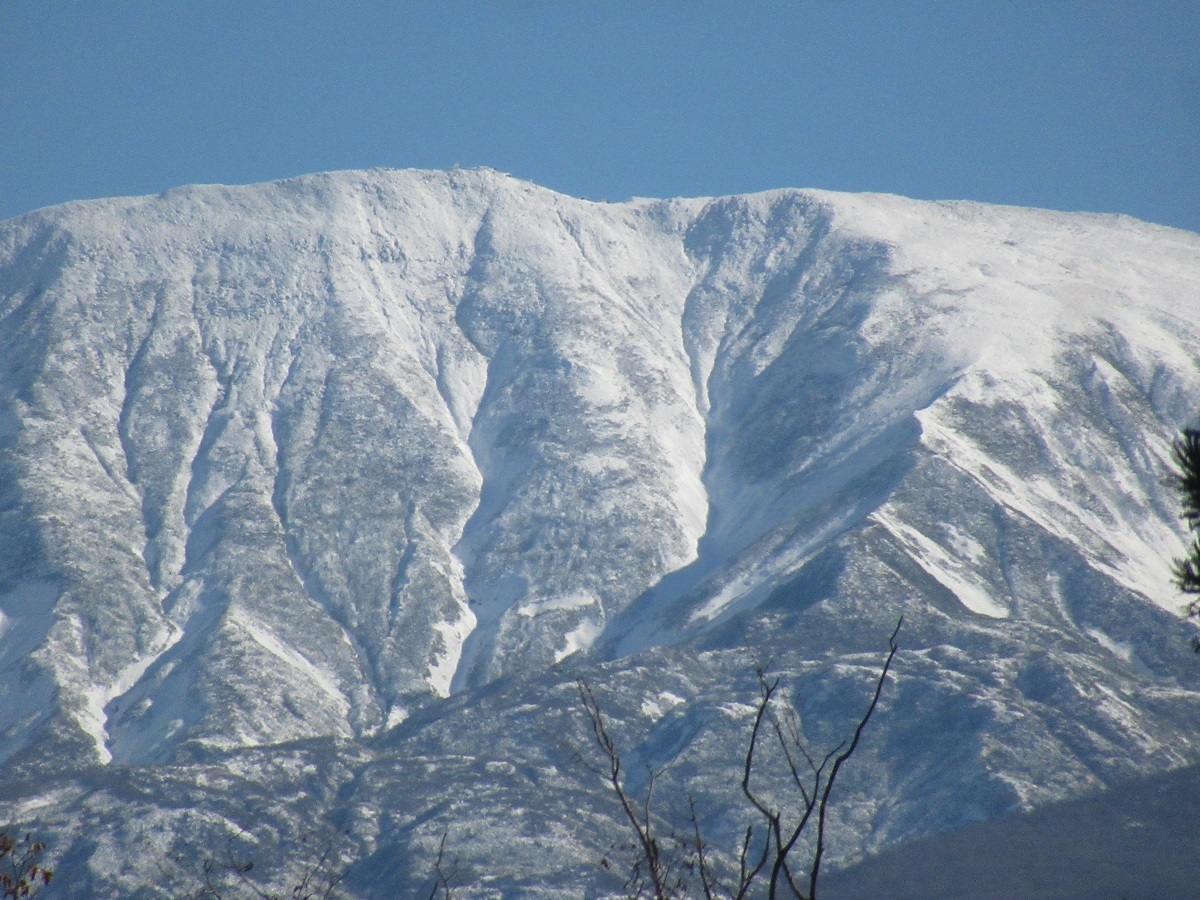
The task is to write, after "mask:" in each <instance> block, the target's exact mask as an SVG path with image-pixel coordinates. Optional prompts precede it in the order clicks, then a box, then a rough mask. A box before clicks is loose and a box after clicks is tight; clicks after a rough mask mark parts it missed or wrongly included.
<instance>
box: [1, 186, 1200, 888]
mask: <svg viewBox="0 0 1200 900" xmlns="http://www.w3.org/2000/svg"><path fill="white" fill-rule="evenodd" d="M1197 284H1200V236H1197V235H1194V234H1190V233H1187V232H1180V231H1175V230H1171V229H1167V228H1161V227H1157V226H1152V225H1147V224H1144V223H1141V222H1137V221H1134V220H1131V219H1128V218H1122V217H1113V216H1095V215H1083V214H1064V213H1051V212H1044V211H1037V210H1028V209H1015V208H1003V207H992V206H984V205H980V204H972V203H929V202H918V201H912V200H906V199H903V198H898V197H891V196H881V195H844V194H833V193H826V192H818V191H793V190H787V191H775V192H770V193H765V194H757V195H752V196H740V197H726V198H718V199H694V200H669V201H660V200H630V201H628V202H626V203H621V204H603V203H600V204H598V203H591V202H588V201H585V200H577V199H574V198H570V197H564V196H562V195H559V194H555V193H552V192H550V191H547V190H544V189H542V188H539V187H536V186H534V185H531V184H528V183H525V182H521V181H518V180H516V179H513V178H510V177H508V176H504V175H501V174H499V173H496V172H493V171H490V170H453V171H450V172H415V171H405V172H396V171H370V172H348V173H337V174H330V175H318V176H311V177H305V178H299V179H293V180H290V181H285V182H278V183H273V184H267V185H257V186H251V187H238V188H226V187H190V188H181V189H178V190H174V191H170V192H168V193H166V194H164V195H161V196H158V197H144V198H136V199H120V200H106V201H95V202H84V203H75V204H68V205H65V206H62V207H55V208H52V209H47V210H42V211H38V212H35V213H30V214H28V215H26V216H22V217H20V218H17V219H13V220H11V221H8V222H5V223H0V695H2V696H3V697H4V702H3V704H2V705H0V760H3V772H4V776H3V777H2V778H0V801H3V802H6V803H7V804H8V805H9V806H10V808H11V809H12V813H11V817H12V818H15V819H18V820H20V821H22V822H30V821H36V822H37V823H38V824H39V826H40V828H42V829H43V830H44V831H45V832H46V833H48V834H50V835H52V836H56V837H57V840H58V841H59V844H60V846H62V847H67V848H69V850H65V851H64V854H65V855H64V861H63V863H61V864H60V869H62V870H63V871H66V872H67V873H74V875H72V876H71V878H72V883H73V884H76V885H79V886H80V887H79V888H78V890H79V891H80V893H81V895H83V894H85V893H89V892H93V893H94V892H99V893H127V892H128V891H130V890H131V886H132V885H135V884H149V883H157V884H159V887H162V884H161V881H162V879H161V878H159V879H156V876H155V875H154V873H155V872H161V871H162V867H163V866H164V865H167V864H168V863H165V862H164V860H171V859H174V857H173V856H172V855H171V854H172V852H174V851H172V849H171V848H172V847H174V848H175V850H178V851H179V852H181V853H182V854H183V855H184V857H185V858H186V857H187V854H188V853H189V851H188V850H187V848H188V847H195V846H205V842H206V841H208V842H209V845H211V842H212V841H217V842H218V843H220V840H223V839H220V838H219V837H218V836H219V835H221V834H224V833H226V832H229V831H230V830H231V829H234V828H235V826H237V827H239V828H241V829H244V830H245V832H246V833H247V834H248V835H249V837H247V838H246V840H250V841H251V845H252V846H254V847H257V848H258V850H257V853H258V855H260V856H262V857H264V858H270V857H272V856H273V855H277V854H278V851H275V850H272V849H270V848H272V847H274V846H275V845H276V844H278V843H280V842H286V840H287V839H288V837H289V835H291V836H294V835H295V834H298V833H300V832H301V831H302V830H303V827H305V823H310V824H311V822H313V821H327V822H328V823H332V825H331V826H330V827H335V828H337V829H343V830H348V831H349V833H350V835H351V838H350V840H351V841H352V843H353V845H354V849H353V853H354V854H355V855H357V856H361V857H364V858H363V860H362V861H361V862H360V863H359V864H358V865H357V866H356V867H355V868H354V869H353V870H352V878H351V881H350V882H349V883H350V884H351V886H352V888H353V889H354V890H357V891H358V892H360V893H361V894H362V895H363V896H395V895H396V894H397V893H398V892H399V893H401V894H403V892H405V891H408V890H411V889H412V887H413V884H415V881H414V880H413V879H419V878H420V877H421V876H422V875H423V874H424V873H425V868H427V863H428V860H429V859H430V858H431V854H432V849H431V848H434V847H436V841H437V838H438V836H439V835H440V834H441V831H442V829H443V828H446V827H449V828H450V829H451V836H452V841H453V842H454V843H455V845H456V846H457V847H458V848H459V851H458V852H459V853H460V855H461V858H462V860H463V872H464V874H463V876H462V877H463V878H464V879H465V881H466V882H468V883H469V884H470V885H473V886H474V887H473V889H474V890H476V891H477V892H478V893H479V895H481V896H483V895H487V891H492V892H493V893H495V894H496V895H498V896H528V895H529V894H530V893H531V892H533V891H534V888H535V886H536V887H539V888H544V889H545V890H546V891H547V892H548V893H549V895H552V896H563V895H568V894H571V893H572V892H574V893H575V894H578V895H580V896H582V895H583V894H581V893H579V892H580V891H583V890H584V888H582V887H579V886H581V885H585V884H592V883H599V881H598V879H601V875H600V872H599V870H598V869H597V867H596V860H597V859H598V858H599V855H600V853H602V852H603V851H604V849H605V848H606V847H607V846H608V845H609V844H611V843H612V841H613V840H615V839H616V838H617V836H618V835H619V831H618V830H617V820H616V818H615V816H614V813H615V812H616V810H615V809H613V808H612V803H611V798H609V797H607V796H606V795H605V794H604V792H603V788H602V786H601V785H599V784H598V783H597V781H596V779H595V777H594V775H593V774H592V773H591V772H590V771H588V770H587V768H586V767H583V766H580V765H579V762H578V759H577V753H578V751H579V750H580V748H581V747H582V748H584V749H585V750H586V748H587V735H586V731H585V729H584V728H583V727H582V723H581V721H580V719H579V712H578V703H577V699H576V697H575V694H574V693H573V691H574V687H573V685H574V679H575V678H576V677H579V676H581V675H582V676H585V677H587V678H588V679H589V680H590V681H591V682H592V683H594V684H595V685H596V689H597V692H598V693H599V694H600V695H601V696H602V697H604V698H606V702H607V703H609V704H611V710H610V711H611V714H612V716H613V718H614V723H615V726H614V727H615V728H616V729H617V730H618V732H619V733H620V734H621V736H622V738H623V739H624V740H625V741H626V742H627V746H628V747H629V748H630V749H629V752H630V754H631V756H630V759H631V760H632V761H634V763H633V766H634V768H635V769H636V768H637V764H638V763H643V762H644V763H650V764H653V765H655V766H658V765H661V764H663V763H665V762H667V761H669V760H675V765H674V766H673V767H671V768H670V769H669V770H668V772H667V774H666V775H665V776H664V788H663V789H664V790H666V791H668V793H669V792H670V790H672V789H674V790H675V791H676V794H677V795H678V796H682V793H680V792H682V791H684V790H691V791H692V793H694V794H696V795H697V796H699V797H705V798H707V801H708V802H707V807H706V808H708V809H710V810H711V816H712V828H713V829H714V833H715V834H716V835H717V836H718V837H719V836H720V834H721V833H722V829H723V828H726V829H728V830H729V833H730V834H732V833H735V832H736V831H737V829H738V827H740V826H738V825H737V824H736V821H734V820H735V819H736V815H732V814H731V815H726V813H727V812H728V811H729V810H733V809H740V807H739V805H738V798H737V796H736V791H735V790H730V789H729V788H730V787H731V784H733V783H734V782H736V779H734V782H730V780H729V777H728V775H729V773H730V772H733V771H736V766H737V764H738V762H739V754H740V750H741V747H742V745H743V744H744V736H745V731H746V728H747V724H748V721H749V719H748V716H749V715H750V714H751V712H752V709H751V707H749V706H747V704H748V703H752V702H753V700H754V699H755V697H756V696H757V695H756V691H755V682H754V668H755V665H756V664H759V663H766V664H768V665H769V666H770V667H771V668H772V670H773V671H777V672H780V673H782V674H783V675H784V677H785V679H786V680H787V683H788V684H789V685H790V688H789V689H790V690H791V691H792V694H793V696H794V697H795V698H796V701H797V703H798V705H799V707H800V710H801V715H802V717H803V724H804V728H805V732H806V734H807V735H808V737H809V738H810V740H812V742H813V743H814V745H822V744H823V743H826V742H829V741H832V742H833V743H836V740H835V736H836V735H839V734H840V732H841V731H842V730H844V728H845V725H846V722H847V721H848V719H849V718H850V717H853V716H854V715H855V714H856V713H857V711H858V710H859V709H860V707H861V704H862V702H863V700H864V697H865V693H866V691H867V686H868V684H869V682H870V679H871V677H872V674H873V672H874V671H875V670H876V668H877V666H878V665H879V662H880V659H881V656H882V652H883V648H884V645H885V642H886V637H887V635H888V634H889V633H890V631H891V628H892V626H893V625H894V624H895V622H896V620H897V618H898V617H899V615H900V614H901V613H903V615H904V617H905V618H904V627H903V631H902V633H901V643H902V647H903V650H902V652H901V654H900V656H899V657H898V659H897V663H896V668H895V680H894V683H893V684H891V685H889V688H888V692H887V693H886V694H885V700H884V705H883V707H882V708H881V710H880V713H879V718H878V720H877V721H876V722H875V723H873V725H872V735H873V736H872V738H871V740H870V741H869V742H868V743H867V745H865V746H864V748H863V750H862V751H861V752H860V754H859V755H858V756H856V758H855V761H854V764H853V766H852V767H851V768H849V769H847V773H846V776H845V778H846V781H845V783H844V788H843V789H842V790H843V791H844V793H843V794H841V798H842V799H841V800H840V802H839V804H838V812H837V820H836V822H835V836H836V837H837V841H836V844H837V846H836V848H835V850H834V851H833V852H834V855H835V862H840V863H848V862H852V861H854V860H856V859H858V858H860V857H862V855H863V854H864V853H868V852H870V851H872V850H875V849H879V848H883V847H889V846H894V845H897V844H899V843H902V842H904V841H907V840H912V839H915V838H918V837H921V836H923V835H928V834H933V833H936V832H938V831H941V830H945V829H947V828H950V827H953V826H956V825H959V824H963V823H967V822H971V821H976V820H980V819H985V818H988V817H990V816H993V815H996V814H998V813H1001V812H1004V811H1006V810H1011V809H1026V808H1031V807H1034V806H1038V805H1040V804H1043V803H1047V802H1051V801H1055V800H1059V799H1064V798H1068V797H1075V796H1079V795H1081V794H1084V793H1086V792H1087V791H1089V790H1094V789H1098V788H1104V787H1108V786H1112V785H1115V784H1117V783H1120V782H1122V781H1123V780H1126V779H1129V778H1132V777H1135V776H1148V775H1154V774H1156V773H1161V772H1164V771H1166V770H1169V769H1172V768H1175V767H1178V766H1182V765H1185V764H1189V763H1193V762H1200V745H1198V744H1197V741H1196V737H1195V734H1194V722H1195V721H1196V716H1197V713H1198V712H1200V663H1197V661H1196V659H1195V658H1194V657H1193V655H1192V654H1191V652H1190V650H1189V648H1188V645H1187V635H1188V633H1189V632H1188V630H1187V628H1186V626H1185V625H1184V624H1183V623H1181V622H1180V620H1179V616H1178V611H1179V606H1180V602H1179V601H1180V598H1179V597H1178V596H1177V595H1176V594H1175V593H1174V591H1173V590H1172V588H1171V583H1170V576H1169V565H1170V560H1171V557H1172V556H1174V555H1177V554H1179V553H1180V552H1181V550H1182V547H1183V541H1182V536H1181V532H1180V527H1179V524H1178V521H1177V517H1176V515H1175V498H1174V497H1173V495H1172V492H1171V488H1170V486H1169V484H1168V483H1167V482H1166V476H1167V474H1168V472H1169V468H1170V466H1169V462H1168V460H1169V444H1170V440H1171V438H1172V436H1173V435H1174V434H1175V433H1177V431H1178V429H1179V428H1180V427H1181V426H1182V425H1183V424H1185V423H1186V422H1187V421H1188V420H1189V417H1190V416H1192V415H1193V414H1194V413H1195V411H1196V410H1197V409H1200V367H1198V366H1197V356H1198V354H1200V296H1198V294H1197V290H1196V285H1197ZM83 834H86V835H87V837H86V839H85V838H83V837H81V835H83ZM170 865H175V863H173V862H172V863H170ZM179 865H180V866H181V867H182V868H186V859H185V863H180V864H179ZM155 866H158V868H155ZM422 866H425V868H422ZM181 871H182V869H181ZM181 877H182V876H181ZM162 889H163V890H166V888H162ZM146 890H150V889H149V888H147V889H146ZM147 895H148V896H149V895H150V894H147ZM588 896H591V894H588Z"/></svg>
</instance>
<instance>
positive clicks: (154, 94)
mask: <svg viewBox="0 0 1200 900" xmlns="http://www.w3.org/2000/svg"><path fill="white" fill-rule="evenodd" d="M454 164H460V165H464V166H473V165H488V166H492V167H494V168H497V169H500V170H502V171H506V172H511V173H512V174H514V175H516V176H519V177H522V178H527V179H529V180H532V181H536V182H538V183H539V184H543V185H545V186H547V187H550V188H554V189H556V190H559V191H563V192H566V193H570V194H575V195H578V196H586V197H590V198H593V199H600V198H606V199H610V200H620V199H624V198H626V197H629V196H631V195H638V196H677V195H705V194H726V193H734V192H741V191H753V190H761V189H766V188H773V187H820V188H829V189H833V190H847V191H863V190H872V191H887V192H892V193H900V194H907V195H909V196H914V197H923V198H938V199H944V198H969V199H976V200H984V201H989V202H997V203H1013V204H1020V205H1029V206H1046V207H1050V208H1055V209H1072V210H1074V209H1083V210H1094V211H1102V212H1123V213H1128V214H1130V215H1134V216H1137V217H1139V218H1143V219H1147V220H1150V221H1154V222H1160V223H1163V224H1167V225H1174V226H1178V227H1182V228H1188V229H1191V230H1193V231H1200V2H1197V0H1137V2H1108V0H1089V2H1066V0H1038V2H1022V0H1003V2H1001V0H994V2H988V0H973V2H949V0H943V2H924V0H897V2H869V0H793V2H770V0H743V2H740V3H732V2H725V3H716V2H705V0H691V2H686V0H641V2H634V0H624V2H615V0H614V2H591V3H584V2H559V3H554V2H548V0H541V2H534V0H528V2H519V0H510V2H493V3H483V2H467V0H441V2H429V3H426V2H403V0H393V2H387V3H383V2H367V0H364V2H355V3H348V2H346V3H343V2H336V0H323V2H309V0H290V2H269V0H237V2H226V0H207V2H204V3H183V2H160V0H139V2H125V0H105V2H97V0H86V2H85V0H78V2H75V0H0V218H7V217H9V216H13V215H16V214H19V213H21V212H24V211H26V210H29V209H32V208H35V207H38V206H44V205H47V204H51V203H58V202H61V201H64V200H69V199H76V198H84V197H98V196H109V195H117V194H142V193H154V192H158V191H162V190H165V189H167V188H169V187H173V186H175V185H179V184H185V183H194V182H224V183H244V182H252V181H262V180H268V179H273V178H283V177H288V176H291V175H298V174H302V173H305V172H314V171H321V170H327V169H346V168H361V167H369V166H394V167H400V168H403V167H409V166H418V167H429V168H446V167H449V166H451V165H454Z"/></svg>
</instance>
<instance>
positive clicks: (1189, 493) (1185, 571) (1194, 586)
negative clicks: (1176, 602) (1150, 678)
mask: <svg viewBox="0 0 1200 900" xmlns="http://www.w3.org/2000/svg"><path fill="white" fill-rule="evenodd" d="M1171 450H1172V455H1173V456H1174V458H1175V467H1176V471H1175V478H1174V482H1175V489H1176V490H1177V491H1178V492H1179V497H1180V504H1181V510H1180V514H1181V516H1182V518H1183V520H1184V521H1185V522H1187V526H1188V530H1189V531H1191V532H1192V542H1191V545H1190V546H1189V547H1188V552H1187V555H1186V556H1184V557H1183V558H1181V559H1177V560H1175V564H1174V566H1173V567H1172V569H1171V573H1172V575H1174V577H1175V586H1176V587H1177V588H1179V590H1180V591H1182V592H1183V593H1185V594H1200V428H1192V427H1188V428H1185V429H1183V434H1181V435H1180V436H1179V437H1178V438H1176V439H1175V443H1174V444H1173V445H1172V447H1171ZM1188 613H1189V614H1190V615H1192V616H1197V615H1200V599H1197V600H1193V601H1192V602H1191V603H1189V604H1188ZM1197 649H1198V650H1200V646H1198V647H1197Z"/></svg>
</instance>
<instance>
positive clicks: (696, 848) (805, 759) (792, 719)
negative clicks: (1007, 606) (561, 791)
mask: <svg viewBox="0 0 1200 900" xmlns="http://www.w3.org/2000/svg"><path fill="white" fill-rule="evenodd" d="M902 623H903V618H901V620H900V621H899V622H897V623H896V628H895V630H894V631H893V632H892V634H891V637H889V638H888V653H887V656H886V657H885V658H884V661H883V665H882V667H881V668H880V671H879V675H878V677H877V678H876V680H875V689H874V692H873V693H872V695H871V700H870V703H868V705H867V707H866V710H865V711H864V712H863V714H862V716H861V717H860V718H859V720H858V723H857V725H856V726H855V728H854V730H853V732H852V733H851V734H850V736H849V737H847V738H846V739H845V740H843V741H842V742H841V743H840V744H838V745H837V746H836V747H834V748H833V749H832V750H830V751H829V752H828V753H826V754H824V755H823V756H820V757H819V758H818V756H816V755H815V754H813V753H812V752H811V751H810V750H809V748H808V746H807V744H806V742H805V741H804V739H803V736H802V735H801V731H800V719H799V715H798V714H797V712H796V710H795V708H794V707H792V706H791V705H790V704H785V703H784V702H783V701H782V700H781V699H780V692H779V684H780V682H779V678H778V677H775V678H772V677H770V676H769V675H768V674H767V673H766V671H764V670H763V669H759V670H758V673H757V674H758V688H759V698H758V705H757V707H756V709H755V715H754V724H753V726H752V727H751V730H750V737H749V740H748V742H747V746H746V753H745V756H744V758H743V765H742V778H741V784H740V787H741V793H742V795H743V796H744V797H745V798H746V800H747V801H748V802H749V804H750V805H751V806H752V807H753V808H754V810H755V812H756V814H757V816H756V819H757V821H756V822H755V823H752V824H750V825H749V826H747V828H746V831H745V832H744V833H743V835H742V838H741V841H740V844H739V846H738V847H737V848H736V849H735V851H734V852H733V853H732V854H729V856H730V857H732V858H734V859H736V860H737V864H736V865H737V870H736V872H734V873H730V874H728V875H725V876H724V877H722V875H721V874H719V873H718V871H717V868H716V867H715V866H714V865H713V862H712V859H711V854H710V852H709V845H708V843H707V841H706V839H705V838H704V836H703V833H702V831H701V828H700V819H699V816H698V814H697V811H696V804H695V802H694V800H693V799H692V798H691V797H689V798H688V812H689V817H690V823H689V824H690V829H689V830H688V831H686V832H681V831H679V830H678V829H676V828H674V827H671V826H668V825H664V824H662V823H661V820H660V819H659V817H658V816H657V814H656V813H655V812H654V808H653V801H654V788H655V783H656V781H657V779H658V778H659V776H660V775H661V774H662V772H661V771H658V772H653V771H652V772H650V776H649V782H648V784H647V786H646V789H645V792H644V795H643V796H641V797H640V798H634V797H633V796H631V794H630V792H629V789H628V787H627V782H626V779H625V775H624V769H623V764H622V761H621V754H620V752H619V750H618V748H617V746H616V742H615V741H614V740H613V738H612V735H611V734H610V732H609V729H608V726H607V724H606V722H605V717H604V714H603V712H602V710H601V708H600V704H599V701H598V700H597V699H596V695H595V693H594V692H593V690H592V688H591V686H590V685H589V684H588V683H587V682H586V681H580V682H579V695H580V699H581V700H582V702H583V708H584V711H585V712H586V713H587V716H588V719H589V721H590V722H591V728H592V734H593V737H594V738H595V740H596V744H597V746H599V748H600V752H601V755H602V757H603V765H602V766H601V767H599V768H597V769H595V771H597V772H599V773H600V774H601V775H602V776H603V777H604V779H605V781H606V782H607V783H608V785H609V787H610V788H611V789H612V791H613V793H614V794H616V796H617V800H618V801H619V803H620V805H621V809H622V812H623V813H624V817H625V820H626V822H627V823H628V824H629V827H630V829H631V830H632V831H633V834H634V837H635V840H633V841H631V842H630V843H628V844H626V845H623V846H622V847H621V848H620V849H622V850H624V851H629V852H631V854H632V860H633V861H632V862H631V863H630V864H629V870H628V872H629V874H628V877H627V878H626V880H625V884H624V891H625V893H626V895H627V896H628V897H630V898H641V897H652V898H654V900H673V898H685V897H689V896H692V891H693V889H695V890H698V891H699V892H700V895H701V896H703V897H704V898H705V900H715V898H717V897H727V898H731V900H748V898H751V897H758V896H766V897H768V898H771V900H776V898H779V897H791V898H795V900H815V897H816V895H817V878H818V876H819V875H820V871H821V859H822V857H823V855H824V853H825V849H826V828H827V825H828V812H829V807H830V798H831V796H832V793H833V786H834V783H835V782H836V780H837V777H838V775H839V774H840V773H841V771H842V767H843V766H844V765H845V764H846V763H847V762H848V761H849V760H850V757H851V756H853V755H854V752H855V750H857V749H858V746H859V741H860V740H861V738H862V734H863V731H864V730H865V729H866V727H867V723H868V722H869V721H870V720H871V716H872V715H874V713H875V709H876V707H877V706H878V704H879V698H880V696H881V694H882V693H883V686H884V683H885V682H886V680H887V675H888V672H889V670H890V669H891V666H892V661H893V659H894V658H895V656H896V651H897V650H898V648H899V645H898V644H897V642H896V636H897V635H898V634H899V632H900V625H901V624H902ZM772 736H773V737H774V741H771V740H770V738H771V737H772ZM764 744H767V745H769V746H774V747H775V748H776V750H777V752H778V753H779V754H780V758H781V760H782V763H783V764H784V766H785V767H786V770H787V773H788V778H789V782H790V786H791V787H792V788H793V789H794V791H795V792H796V793H797V794H799V802H795V803H792V804H789V805H787V806H786V807H785V806H782V805H779V804H776V803H773V802H772V801H771V799H770V798H769V797H768V796H767V795H766V794H765V793H763V792H762V791H761V790H760V789H759V788H757V787H756V784H755V772H756V771H757V770H758V767H759V765H760V760H761V758H762V756H763V754H764V753H765V752H766V749H767V748H766V747H765V746H764ZM814 832H815V834H814ZM810 837H811V841H809V840H808V839H809V838H810ZM798 846H811V856H810V857H809V858H808V859H807V861H806V862H802V861H798V860H797V859H796V858H795V855H794V851H796V848H797V847H798ZM602 864H603V865H604V866H605V867H606V868H607V867H610V866H611V863H610V862H609V861H608V859H607V858H605V859H604V860H603V861H602Z"/></svg>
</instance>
